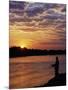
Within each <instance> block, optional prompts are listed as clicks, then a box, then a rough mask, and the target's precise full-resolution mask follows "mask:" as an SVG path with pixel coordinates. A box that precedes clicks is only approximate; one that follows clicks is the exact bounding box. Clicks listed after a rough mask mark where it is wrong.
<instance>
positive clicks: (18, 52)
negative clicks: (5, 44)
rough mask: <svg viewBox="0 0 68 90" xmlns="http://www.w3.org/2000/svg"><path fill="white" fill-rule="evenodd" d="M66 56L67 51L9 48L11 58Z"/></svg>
mask: <svg viewBox="0 0 68 90" xmlns="http://www.w3.org/2000/svg"><path fill="white" fill-rule="evenodd" d="M61 54H66V50H41V49H27V48H20V47H11V48H9V57H10V58H11V57H21V56H39V55H61Z"/></svg>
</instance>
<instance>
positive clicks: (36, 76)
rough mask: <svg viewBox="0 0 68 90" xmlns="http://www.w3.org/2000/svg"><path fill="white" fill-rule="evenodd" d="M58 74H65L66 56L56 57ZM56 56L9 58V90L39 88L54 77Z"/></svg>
mask: <svg viewBox="0 0 68 90" xmlns="http://www.w3.org/2000/svg"><path fill="white" fill-rule="evenodd" d="M58 58H59V63H60V64H59V73H65V72H66V56H65V55H58ZM55 60H56V55H47V56H27V57H17V58H10V60H9V67H10V70H9V79H10V82H9V85H10V88H28V87H34V86H40V85H43V84H44V83H47V82H48V81H49V80H50V79H51V78H53V77H54V68H53V67H52V66H51V65H52V64H54V63H55Z"/></svg>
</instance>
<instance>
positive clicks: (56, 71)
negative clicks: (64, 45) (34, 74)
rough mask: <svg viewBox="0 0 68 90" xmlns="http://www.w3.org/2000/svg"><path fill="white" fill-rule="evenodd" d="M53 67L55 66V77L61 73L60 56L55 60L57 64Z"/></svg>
mask: <svg viewBox="0 0 68 90" xmlns="http://www.w3.org/2000/svg"><path fill="white" fill-rule="evenodd" d="M52 67H54V70H55V77H57V76H58V74H59V60H58V57H56V62H55V64H53V65H52Z"/></svg>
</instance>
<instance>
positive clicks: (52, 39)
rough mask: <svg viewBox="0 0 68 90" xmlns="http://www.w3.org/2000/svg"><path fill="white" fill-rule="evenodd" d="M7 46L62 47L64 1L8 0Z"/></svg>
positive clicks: (64, 19) (64, 24)
mask: <svg viewBox="0 0 68 90" xmlns="http://www.w3.org/2000/svg"><path fill="white" fill-rule="evenodd" d="M9 29H10V47H11V46H20V47H27V48H34V49H35V48H36V49H65V46H66V45H65V43H66V36H65V35H66V5H65V4H51V3H49V4H47V3H34V2H23V1H21V2H20V1H10V2H9Z"/></svg>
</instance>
